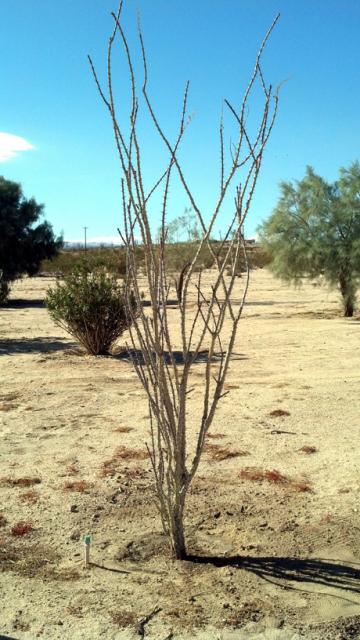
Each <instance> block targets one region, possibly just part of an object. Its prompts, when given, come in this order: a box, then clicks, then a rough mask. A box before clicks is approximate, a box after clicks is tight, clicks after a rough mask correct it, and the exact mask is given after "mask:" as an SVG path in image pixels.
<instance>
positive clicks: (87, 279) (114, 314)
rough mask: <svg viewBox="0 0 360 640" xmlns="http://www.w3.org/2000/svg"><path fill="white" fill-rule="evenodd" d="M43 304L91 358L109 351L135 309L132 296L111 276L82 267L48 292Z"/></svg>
mask: <svg viewBox="0 0 360 640" xmlns="http://www.w3.org/2000/svg"><path fill="white" fill-rule="evenodd" d="M46 304H47V308H48V310H49V313H50V315H51V317H52V318H53V320H54V321H55V323H56V324H57V325H59V326H60V327H62V328H63V329H65V331H67V332H68V333H70V335H72V336H73V337H74V338H75V339H76V340H78V341H79V342H80V344H82V346H83V347H84V348H85V349H86V351H87V353H90V354H92V355H94V356H97V355H107V354H109V353H110V352H111V348H112V347H113V345H114V343H115V341H116V340H117V339H118V338H119V337H120V336H121V335H122V334H123V333H124V331H126V329H128V328H129V323H130V319H129V318H130V315H133V313H134V310H135V301H134V297H133V296H132V295H130V296H129V295H127V292H126V290H125V287H124V285H121V284H119V283H118V282H117V280H116V278H115V276H114V275H111V274H108V273H107V272H106V270H105V269H104V268H97V269H93V270H89V269H88V268H87V267H86V266H84V265H82V266H80V267H77V268H76V269H75V270H74V272H73V273H71V274H70V275H68V276H67V277H66V278H65V279H64V280H63V281H62V282H61V281H59V280H58V281H57V283H56V285H55V287H54V288H53V289H49V290H48V292H47V298H46ZM129 305H130V306H131V308H132V314H129Z"/></svg>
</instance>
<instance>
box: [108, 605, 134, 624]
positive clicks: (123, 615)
mask: <svg viewBox="0 0 360 640" xmlns="http://www.w3.org/2000/svg"><path fill="white" fill-rule="evenodd" d="M110 617H111V620H112V622H113V624H117V625H118V626H119V627H129V626H130V625H135V624H137V617H136V615H135V613H133V612H132V611H126V610H125V609H119V610H118V611H111V612H110Z"/></svg>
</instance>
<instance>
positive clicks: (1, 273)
mask: <svg viewBox="0 0 360 640" xmlns="http://www.w3.org/2000/svg"><path fill="white" fill-rule="evenodd" d="M43 209H44V206H43V205H41V204H37V202H36V201H35V200H34V198H30V199H29V200H27V199H26V198H25V197H24V195H23V192H22V189H21V185H20V184H17V183H16V182H11V181H10V180H6V179H5V178H3V177H1V176H0V303H1V302H4V301H5V300H6V298H7V296H8V294H9V285H10V283H11V282H12V281H13V280H15V279H16V278H18V277H20V276H22V275H24V274H27V275H29V276H33V275H35V274H36V273H37V271H38V269H39V266H40V263H41V261H42V260H44V259H45V258H52V257H53V256H55V255H56V254H57V252H58V250H59V249H60V247H61V246H62V238H55V236H54V233H53V230H52V227H51V225H50V224H49V223H48V222H47V221H46V220H45V221H44V222H41V223H39V224H36V223H37V222H38V220H39V218H40V216H42V214H43Z"/></svg>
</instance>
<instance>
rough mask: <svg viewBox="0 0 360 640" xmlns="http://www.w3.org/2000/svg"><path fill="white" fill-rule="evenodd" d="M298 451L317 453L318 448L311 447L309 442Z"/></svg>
mask: <svg viewBox="0 0 360 640" xmlns="http://www.w3.org/2000/svg"><path fill="white" fill-rule="evenodd" d="M298 451H301V452H302V453H308V454H310V453H316V451H317V448H316V447H311V446H309V445H307V444H305V445H304V446H303V447H301V449H298Z"/></svg>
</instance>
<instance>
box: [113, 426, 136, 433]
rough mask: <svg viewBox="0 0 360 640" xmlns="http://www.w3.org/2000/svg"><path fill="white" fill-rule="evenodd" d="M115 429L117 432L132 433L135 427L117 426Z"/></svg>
mask: <svg viewBox="0 0 360 640" xmlns="http://www.w3.org/2000/svg"><path fill="white" fill-rule="evenodd" d="M114 431H116V432H117V433H130V431H133V428H132V427H116V429H114Z"/></svg>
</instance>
